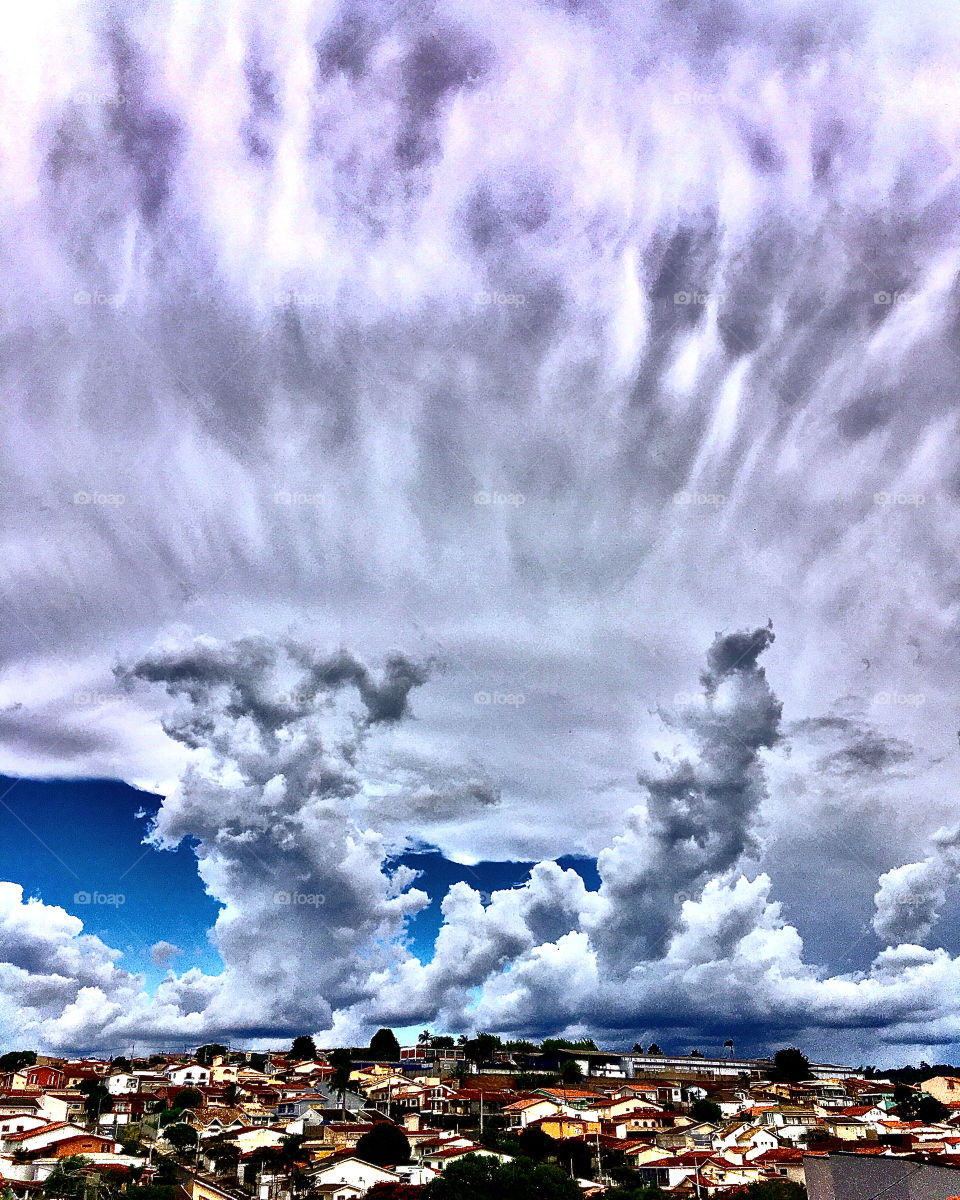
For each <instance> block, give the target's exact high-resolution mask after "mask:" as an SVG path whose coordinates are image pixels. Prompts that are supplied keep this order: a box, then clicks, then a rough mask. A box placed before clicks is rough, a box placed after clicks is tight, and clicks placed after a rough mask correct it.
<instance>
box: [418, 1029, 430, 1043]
mask: <svg viewBox="0 0 960 1200" xmlns="http://www.w3.org/2000/svg"><path fill="white" fill-rule="evenodd" d="M432 1040H433V1034H432V1033H431V1032H430V1030H429V1029H424V1030H423V1032H422V1033H421V1034H420V1036H419V1037H418V1038H417V1045H418V1046H429V1045H430V1042H431V1041H432Z"/></svg>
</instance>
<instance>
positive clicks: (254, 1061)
mask: <svg viewBox="0 0 960 1200" xmlns="http://www.w3.org/2000/svg"><path fill="white" fill-rule="evenodd" d="M247 1062H248V1063H249V1064H250V1066H251V1068H252V1069H253V1070H254V1071H262V1070H263V1068H264V1067H265V1066H266V1065H267V1056H266V1055H265V1054H251V1055H250V1057H249V1058H248V1059H247Z"/></svg>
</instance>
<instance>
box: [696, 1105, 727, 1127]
mask: <svg viewBox="0 0 960 1200" xmlns="http://www.w3.org/2000/svg"><path fill="white" fill-rule="evenodd" d="M690 1115H691V1117H693V1119H694V1120H695V1121H709V1122H710V1124H711V1125H719V1124H721V1123H722V1121H723V1113H722V1112H721V1111H720V1105H719V1104H716V1103H714V1101H713V1100H695V1101H694V1102H693V1107H692V1108H691V1109H690Z"/></svg>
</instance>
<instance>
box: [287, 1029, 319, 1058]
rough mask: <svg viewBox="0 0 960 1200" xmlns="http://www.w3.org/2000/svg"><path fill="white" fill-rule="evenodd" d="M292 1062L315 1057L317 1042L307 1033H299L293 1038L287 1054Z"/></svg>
mask: <svg viewBox="0 0 960 1200" xmlns="http://www.w3.org/2000/svg"><path fill="white" fill-rule="evenodd" d="M287 1057H288V1058H291V1059H293V1061H294V1062H310V1061H311V1060H312V1059H315V1058H316V1057H317V1043H316V1042H315V1041H314V1040H313V1038H312V1037H310V1036H309V1034H306V1033H301V1034H300V1036H299V1037H295V1038H294V1039H293V1045H292V1046H291V1047H290V1051H289V1053H288V1054H287Z"/></svg>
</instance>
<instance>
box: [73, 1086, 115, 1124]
mask: <svg viewBox="0 0 960 1200" xmlns="http://www.w3.org/2000/svg"><path fill="white" fill-rule="evenodd" d="M80 1091H81V1092H83V1094H84V1095H85V1096H86V1100H85V1101H84V1103H83V1107H84V1111H85V1112H86V1114H87V1120H88V1121H96V1120H97V1118H98V1117H99V1116H100V1115H101V1113H107V1112H110V1110H111V1109H112V1108H113V1096H111V1095H110V1093H109V1092H108V1091H107V1089H106V1088H105V1087H104V1085H103V1084H102V1083H101V1082H100V1080H99V1079H84V1080H82V1081H81V1083H80Z"/></svg>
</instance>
